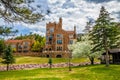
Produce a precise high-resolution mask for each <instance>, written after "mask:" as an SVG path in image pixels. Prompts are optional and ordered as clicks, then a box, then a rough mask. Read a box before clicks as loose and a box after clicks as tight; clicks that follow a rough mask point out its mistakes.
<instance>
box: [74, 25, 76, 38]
mask: <svg viewBox="0 0 120 80" xmlns="http://www.w3.org/2000/svg"><path fill="white" fill-rule="evenodd" d="M74 38H76V26H74Z"/></svg>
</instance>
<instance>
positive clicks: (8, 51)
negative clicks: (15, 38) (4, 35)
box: [2, 46, 15, 71]
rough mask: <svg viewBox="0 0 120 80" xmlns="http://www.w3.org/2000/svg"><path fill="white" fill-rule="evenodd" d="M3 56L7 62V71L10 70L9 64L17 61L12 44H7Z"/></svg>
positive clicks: (5, 62) (4, 61)
mask: <svg viewBox="0 0 120 80" xmlns="http://www.w3.org/2000/svg"><path fill="white" fill-rule="evenodd" d="M2 58H3V61H2V63H3V64H7V71H8V70H9V64H12V63H14V62H15V59H14V57H13V51H12V48H11V46H6V48H5V51H4V53H3V57H2Z"/></svg>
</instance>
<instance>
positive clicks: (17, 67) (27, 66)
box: [0, 62, 100, 71]
mask: <svg viewBox="0 0 120 80" xmlns="http://www.w3.org/2000/svg"><path fill="white" fill-rule="evenodd" d="M95 64H100V63H99V62H98V63H95ZM70 65H71V66H83V65H90V63H89V62H86V63H71V64H70ZM59 67H68V63H59V64H52V68H59ZM33 68H49V64H47V63H46V64H21V65H10V67H9V70H23V69H33ZM0 71H6V66H0Z"/></svg>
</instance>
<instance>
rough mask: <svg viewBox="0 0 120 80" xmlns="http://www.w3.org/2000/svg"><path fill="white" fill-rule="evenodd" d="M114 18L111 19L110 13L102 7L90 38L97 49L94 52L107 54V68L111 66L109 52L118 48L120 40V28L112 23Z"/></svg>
mask: <svg viewBox="0 0 120 80" xmlns="http://www.w3.org/2000/svg"><path fill="white" fill-rule="evenodd" d="M112 20H113V18H111V17H110V15H109V13H108V11H106V9H105V8H104V7H103V6H102V7H101V10H100V14H99V17H98V18H97V20H96V22H95V26H94V27H93V29H92V31H91V33H90V36H91V38H90V39H91V40H92V41H93V44H94V45H95V47H94V48H93V51H102V50H104V51H105V52H106V66H107V67H108V66H109V55H108V51H109V49H111V48H115V47H117V44H116V42H117V40H119V36H118V35H119V34H120V27H118V26H116V25H115V24H114V23H113V22H112Z"/></svg>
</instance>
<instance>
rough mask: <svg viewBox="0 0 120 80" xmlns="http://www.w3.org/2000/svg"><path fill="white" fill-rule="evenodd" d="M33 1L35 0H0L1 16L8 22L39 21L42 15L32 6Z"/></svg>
mask: <svg viewBox="0 0 120 80" xmlns="http://www.w3.org/2000/svg"><path fill="white" fill-rule="evenodd" d="M33 2H34V0H0V18H2V19H3V20H5V21H7V22H16V21H19V22H24V23H35V22H39V21H40V19H41V17H42V15H41V14H40V13H39V12H38V11H37V9H36V8H35V7H32V6H31V3H33ZM37 8H39V7H37Z"/></svg>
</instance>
